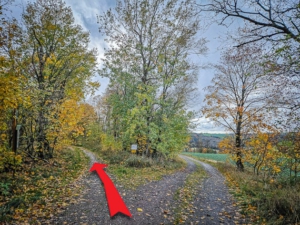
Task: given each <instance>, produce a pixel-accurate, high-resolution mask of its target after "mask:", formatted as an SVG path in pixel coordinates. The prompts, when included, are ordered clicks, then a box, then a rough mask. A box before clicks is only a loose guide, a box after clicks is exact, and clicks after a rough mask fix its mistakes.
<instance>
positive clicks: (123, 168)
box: [95, 150, 186, 189]
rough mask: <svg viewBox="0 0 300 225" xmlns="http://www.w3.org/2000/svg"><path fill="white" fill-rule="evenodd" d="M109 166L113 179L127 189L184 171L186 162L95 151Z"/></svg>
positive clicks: (178, 159)
mask: <svg viewBox="0 0 300 225" xmlns="http://www.w3.org/2000/svg"><path fill="white" fill-rule="evenodd" d="M95 153H96V154H97V155H98V156H99V157H100V158H101V159H102V160H103V162H104V163H107V164H108V167H107V171H108V172H109V173H110V174H111V175H113V177H112V179H116V181H117V182H119V183H120V184H122V185H124V186H125V187H126V188H129V189H135V188H136V187H138V186H140V185H142V184H145V183H147V182H150V181H154V180H160V179H161V178H162V177H163V176H164V175H168V174H172V173H174V172H177V171H180V170H183V169H184V168H185V167H186V162H185V161H184V160H182V159H180V158H179V157H176V158H172V159H168V160H166V159H165V160H162V159H152V158H147V157H141V156H136V155H133V154H131V153H129V152H126V151H99V150H98V151H95Z"/></svg>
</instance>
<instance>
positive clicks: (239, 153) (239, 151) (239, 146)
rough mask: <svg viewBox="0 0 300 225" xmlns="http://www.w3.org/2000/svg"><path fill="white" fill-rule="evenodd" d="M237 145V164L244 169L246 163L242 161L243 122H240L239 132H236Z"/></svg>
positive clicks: (240, 169) (240, 168)
mask: <svg viewBox="0 0 300 225" xmlns="http://www.w3.org/2000/svg"><path fill="white" fill-rule="evenodd" d="M235 147H236V150H237V152H236V157H237V160H236V166H237V169H238V170H239V171H244V165H243V162H242V151H241V124H240V123H238V126H237V132H236V134H235Z"/></svg>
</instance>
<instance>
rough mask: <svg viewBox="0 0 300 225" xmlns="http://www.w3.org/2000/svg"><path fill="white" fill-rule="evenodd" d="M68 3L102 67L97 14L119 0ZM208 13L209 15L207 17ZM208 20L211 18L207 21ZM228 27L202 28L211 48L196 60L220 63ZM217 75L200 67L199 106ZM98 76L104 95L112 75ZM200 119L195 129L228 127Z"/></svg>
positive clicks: (22, 1)
mask: <svg viewBox="0 0 300 225" xmlns="http://www.w3.org/2000/svg"><path fill="white" fill-rule="evenodd" d="M26 2H27V0H15V4H16V6H15V7H14V9H13V14H16V15H14V16H15V17H18V14H19V15H20V12H22V11H23V9H24V8H25V6H26ZM65 2H66V4H67V6H70V7H71V9H72V11H73V15H74V18H75V23H77V24H79V25H81V26H82V27H83V29H84V30H86V31H88V32H89V33H90V45H89V47H90V48H96V49H97V51H98V64H99V67H101V64H102V58H103V57H104V48H105V41H104V37H103V36H101V34H100V33H99V31H98V24H97V15H99V14H102V13H103V12H105V11H107V10H108V9H109V8H113V7H114V6H115V0H65ZM207 18H208V17H206V20H207ZM206 22H207V21H206ZM208 22H209V20H208ZM227 32H228V28H226V27H224V26H219V25H217V24H216V23H213V24H211V25H210V26H209V27H207V28H206V29H202V30H200V31H199V33H198V35H199V36H200V37H204V38H206V39H207V40H208V43H207V48H208V51H207V53H206V54H205V55H202V56H193V58H192V60H193V61H194V62H197V63H199V64H200V65H202V66H206V65H207V64H209V63H212V64H215V63H218V60H219V58H220V54H221V49H222V48H224V47H226V46H227V45H228V43H227V42H226V33H227ZM213 76H214V71H213V70H212V69H208V68H203V69H200V70H199V74H198V90H199V94H200V98H199V107H198V109H197V110H199V109H200V107H201V105H202V104H203V102H202V101H203V99H204V95H205V93H204V91H203V88H204V87H206V86H208V85H210V84H211V79H212V78H213ZM94 80H97V81H99V82H100V84H101V86H100V88H99V90H98V91H97V92H96V95H100V94H102V93H103V92H104V91H105V88H106V87H107V85H108V82H109V80H108V78H101V77H100V76H96V77H95V78H94ZM195 121H197V124H199V125H198V126H197V128H196V129H195V130H194V132H203V133H207V132H209V133H220V132H225V130H224V129H222V128H220V127H215V126H213V124H212V123H211V121H210V120H208V119H205V118H199V119H195Z"/></svg>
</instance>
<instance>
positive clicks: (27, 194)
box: [0, 149, 88, 224]
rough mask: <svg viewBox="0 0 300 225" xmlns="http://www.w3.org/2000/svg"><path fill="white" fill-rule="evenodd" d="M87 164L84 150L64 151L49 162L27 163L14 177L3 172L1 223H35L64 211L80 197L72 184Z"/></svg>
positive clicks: (0, 203)
mask: <svg viewBox="0 0 300 225" xmlns="http://www.w3.org/2000/svg"><path fill="white" fill-rule="evenodd" d="M24 161H25V160H24ZM87 165H88V158H86V156H85V155H84V154H83V152H82V151H81V150H79V149H74V150H70V149H63V150H60V151H57V152H56V153H55V156H54V158H52V159H50V160H49V162H48V163H46V162H44V161H37V162H32V161H30V160H28V161H25V162H24V163H23V167H22V170H19V171H17V172H16V173H15V175H14V176H13V174H12V173H8V172H7V173H4V172H3V173H0V224H1V222H2V223H4V222H6V223H8V224H10V223H14V224H15V223H17V224H28V223H29V224H35V223H37V222H38V221H39V220H40V219H49V218H51V217H52V216H53V214H54V213H58V212H60V211H61V210H62V209H63V208H64V207H66V205H67V203H66V202H70V201H71V200H70V199H71V198H70V197H72V196H74V195H75V196H76V195H77V192H78V191H79V187H76V186H75V185H73V184H72V183H73V181H74V180H75V179H76V178H78V177H79V176H80V174H82V171H85V170H86V171H87V169H88V168H87Z"/></svg>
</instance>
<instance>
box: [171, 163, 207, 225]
mask: <svg viewBox="0 0 300 225" xmlns="http://www.w3.org/2000/svg"><path fill="white" fill-rule="evenodd" d="M196 166H197V168H196V170H195V171H194V172H193V173H191V174H189V175H188V177H187V179H186V180H185V183H184V186H183V187H182V188H179V189H178V190H177V191H176V193H175V196H174V198H175V200H176V201H177V202H178V205H177V207H176V208H175V216H174V219H175V220H174V224H183V223H185V221H186V220H187V219H188V217H189V216H190V217H193V214H194V212H195V210H197V209H196V208H194V207H193V205H192V204H191V202H193V201H194V199H195V196H196V194H197V191H198V189H199V187H200V184H201V183H202V180H203V178H205V177H206V172H205V170H204V169H203V167H202V166H200V165H199V164H197V163H196Z"/></svg>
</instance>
